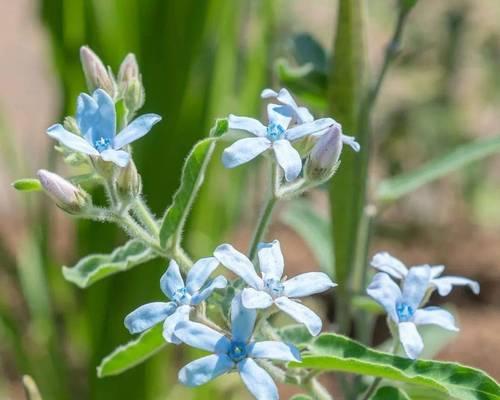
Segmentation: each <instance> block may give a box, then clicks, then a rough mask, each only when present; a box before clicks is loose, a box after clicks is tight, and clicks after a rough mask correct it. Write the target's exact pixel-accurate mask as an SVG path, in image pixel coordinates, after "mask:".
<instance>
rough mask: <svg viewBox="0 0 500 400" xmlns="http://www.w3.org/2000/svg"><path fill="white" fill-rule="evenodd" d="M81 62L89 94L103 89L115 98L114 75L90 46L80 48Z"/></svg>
mask: <svg viewBox="0 0 500 400" xmlns="http://www.w3.org/2000/svg"><path fill="white" fill-rule="evenodd" d="M80 60H81V62H82V68H83V73H84V74H85V81H86V82H87V87H88V89H89V92H90V93H92V92H93V91H94V90H96V89H103V90H104V91H106V92H107V93H108V94H109V95H110V96H111V97H113V98H114V97H115V94H116V90H115V86H116V85H115V82H114V78H113V76H112V74H110V73H109V71H108V70H107V69H106V67H105V66H104V64H103V62H102V61H101V59H100V58H99V57H98V56H97V54H95V53H94V52H93V51H92V50H91V49H90V48H89V47H88V46H82V47H81V48H80Z"/></svg>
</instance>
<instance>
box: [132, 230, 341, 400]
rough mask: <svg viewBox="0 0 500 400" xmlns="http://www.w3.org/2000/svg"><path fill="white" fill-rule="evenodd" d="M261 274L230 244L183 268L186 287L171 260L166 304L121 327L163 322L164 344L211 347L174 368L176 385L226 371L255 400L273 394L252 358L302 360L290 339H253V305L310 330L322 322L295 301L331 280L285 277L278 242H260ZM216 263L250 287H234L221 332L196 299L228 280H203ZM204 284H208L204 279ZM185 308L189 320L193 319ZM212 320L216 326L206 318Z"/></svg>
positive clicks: (145, 309)
mask: <svg viewBox="0 0 500 400" xmlns="http://www.w3.org/2000/svg"><path fill="white" fill-rule="evenodd" d="M258 260H259V267H260V271H261V274H262V278H261V277H259V276H258V275H257V273H256V271H255V266H254V264H253V263H252V262H251V261H250V260H249V259H248V258H247V257H246V256H245V255H243V254H242V253H240V252H239V251H237V250H236V249H234V247H232V246H231V245H229V244H223V245H220V246H218V247H217V248H216V249H215V251H214V256H213V257H208V258H203V259H201V260H199V261H197V262H196V263H195V264H194V265H193V267H192V268H191V269H190V270H189V272H188V273H187V277H186V284H184V281H183V279H182V276H181V274H180V270H179V267H178V265H177V263H176V262H175V261H171V263H170V266H169V268H168V269H167V271H166V272H165V274H164V275H163V276H162V278H161V280H160V287H161V290H162V291H163V293H164V294H165V295H166V296H167V297H168V298H169V299H171V300H172V301H170V302H168V303H161V302H155V303H149V304H145V305H143V306H141V307H139V308H137V309H136V310H135V311H133V312H131V313H130V314H129V315H127V317H126V318H125V326H126V327H127V329H128V330H129V331H130V332H131V333H138V332H142V331H144V330H145V329H148V328H150V327H152V326H153V325H156V324H158V323H160V322H163V337H164V338H165V340H166V341H167V342H170V343H174V344H179V343H185V344H188V345H190V346H193V347H196V348H199V349H202V350H206V351H210V352H213V353H214V354H213V355H211V356H207V357H204V358H201V359H199V360H196V361H193V362H191V363H190V364H188V365H186V366H185V367H184V368H182V369H181V370H180V372H179V380H180V382H182V383H184V384H186V385H188V386H198V385H202V384H204V383H206V382H208V381H209V380H211V379H214V378H216V377H218V376H219V375H222V374H224V373H227V372H231V371H233V370H237V371H238V372H239V374H240V376H241V378H242V380H243V382H244V383H245V385H246V386H247V388H248V390H249V391H250V392H251V393H252V394H253V395H254V396H255V398H257V399H259V400H264V399H265V400H268V399H270V400H272V399H278V391H277V388H276V385H275V384H274V382H273V380H272V378H271V376H270V375H269V373H268V372H266V370H265V369H264V368H262V367H261V366H259V363H258V362H256V361H255V359H257V360H273V361H280V362H288V361H300V353H299V351H298V349H296V348H295V347H294V346H293V345H291V344H286V343H283V342H280V341H276V340H271V341H268V340H265V341H259V342H257V341H255V335H256V334H260V335H262V332H258V331H255V329H254V328H255V322H256V319H257V310H258V309H265V308H269V307H271V306H272V305H273V304H275V305H276V306H277V308H278V309H280V310H282V311H284V312H285V313H287V314H288V315H290V316H291V317H292V318H293V319H295V320H296V321H298V322H299V323H302V324H304V325H305V326H306V328H307V329H308V330H309V332H310V333H311V335H314V336H316V335H318V334H319V333H320V331H321V326H322V322H321V319H320V318H319V317H318V316H317V315H316V314H315V313H314V312H313V311H311V310H310V309H309V308H308V307H306V306H305V305H303V304H301V303H300V302H299V301H298V300H297V299H298V298H300V297H305V296H309V295H312V294H316V293H321V292H324V291H326V290H328V289H330V288H332V287H334V286H335V284H334V283H333V282H332V281H331V280H330V278H328V276H327V275H326V274H324V273H321V272H308V273H304V274H301V275H297V276H296V277H294V278H292V279H289V280H286V279H284V278H283V271H284V260H283V254H282V252H281V248H280V244H279V242H278V241H277V240H275V241H273V242H271V243H261V244H260V245H259V250H258ZM219 263H220V264H222V265H223V266H224V267H226V268H227V269H228V270H229V271H231V272H233V273H235V274H236V275H238V276H239V277H240V278H241V279H242V280H243V281H244V282H245V283H246V284H247V285H248V286H247V287H244V288H242V289H241V290H240V291H238V292H237V293H236V294H235V295H234V297H233V298H232V300H231V310H230V318H229V319H230V321H231V334H230V335H225V334H224V330H223V329H222V328H218V329H217V330H216V329H214V328H213V327H209V326H206V325H205V324H203V323H200V322H196V319H197V318H198V319H200V321H201V322H206V319H205V317H204V316H203V312H204V311H203V307H199V306H201V303H202V302H203V301H205V300H207V298H208V297H209V296H210V295H211V294H212V292H213V291H214V290H215V289H223V288H225V287H226V285H227V281H226V279H225V278H224V277H223V276H221V275H219V276H217V277H216V278H214V279H212V280H209V277H210V275H211V274H212V273H213V272H214V271H215V269H216V268H217V266H218V265H219ZM207 282H208V283H207ZM191 311H196V312H193V314H194V315H193V317H194V318H191ZM211 325H214V324H213V323H211Z"/></svg>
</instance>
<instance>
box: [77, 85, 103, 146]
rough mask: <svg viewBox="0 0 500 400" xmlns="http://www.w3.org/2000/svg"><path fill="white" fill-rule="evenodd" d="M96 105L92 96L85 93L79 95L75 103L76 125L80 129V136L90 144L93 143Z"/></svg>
mask: <svg viewBox="0 0 500 400" xmlns="http://www.w3.org/2000/svg"><path fill="white" fill-rule="evenodd" d="M97 109H98V105H97V103H96V101H95V99H94V98H93V97H92V96H89V95H88V94H87V93H81V94H80V96H78V99H77V101H76V123H77V125H78V127H79V128H80V132H81V134H82V135H83V136H84V137H85V139H87V140H88V141H89V142H90V143H93V142H94V139H93V135H92V132H93V131H94V130H95V126H96V123H97V118H96V115H97Z"/></svg>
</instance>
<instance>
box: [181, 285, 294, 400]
mask: <svg viewBox="0 0 500 400" xmlns="http://www.w3.org/2000/svg"><path fill="white" fill-rule="evenodd" d="M255 319H256V311H255V310H249V309H247V308H245V307H243V306H242V304H241V298H240V295H236V296H235V297H234V298H233V301H232V303H231V326H232V332H231V337H227V336H224V335H223V334H222V333H219V332H217V331H216V330H214V329H212V328H209V327H208V326H205V325H203V324H200V323H196V322H191V321H187V322H181V323H179V324H178V325H177V327H176V328H175V335H176V336H177V337H178V338H179V339H180V340H181V341H183V342H184V343H186V344H188V345H190V346H192V347H195V348H198V349H201V350H205V351H209V352H211V353H214V354H211V355H209V356H206V357H203V358H199V359H197V360H195V361H192V362H190V363H189V364H187V365H186V366H185V367H184V368H182V369H181V370H180V371H179V381H180V382H181V383H182V384H184V385H187V386H199V385H203V384H205V383H207V382H209V381H211V380H212V379H215V378H217V377H218V376H220V375H223V374H225V373H227V372H231V371H233V370H236V371H237V372H238V373H239V374H240V377H241V379H242V380H243V383H244V384H245V385H246V387H247V388H248V390H249V391H250V392H251V393H252V394H253V396H254V397H255V398H256V399H257V400H277V399H278V398H279V396H278V389H277V387H276V384H275V383H274V381H273V379H272V378H271V376H270V375H269V374H268V373H267V372H266V371H265V370H264V369H263V368H262V367H261V366H260V365H259V364H258V363H257V362H256V361H255V359H268V360H277V361H283V362H288V361H300V360H301V358H300V353H299V351H298V350H297V349H296V348H295V347H294V346H292V345H289V344H286V343H282V342H277V341H262V342H254V341H252V334H253V330H254V325H255Z"/></svg>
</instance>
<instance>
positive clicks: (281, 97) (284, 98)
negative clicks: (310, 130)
mask: <svg viewBox="0 0 500 400" xmlns="http://www.w3.org/2000/svg"><path fill="white" fill-rule="evenodd" d="M277 100H278V101H279V102H280V103H282V104H285V105H287V106H289V107H290V108H292V109H293V111H294V113H295V116H296V118H297V122H298V123H299V124H303V123H306V122H312V121H313V120H314V117H313V116H312V114H311V113H310V112H309V110H308V109H307V108H306V107H299V106H298V105H297V103H296V102H295V100H294V98H293V97H292V95H291V94H290V92H289V91H288V90H286V89H285V88H283V89H281V90H280V92H279V93H278V96H277Z"/></svg>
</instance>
